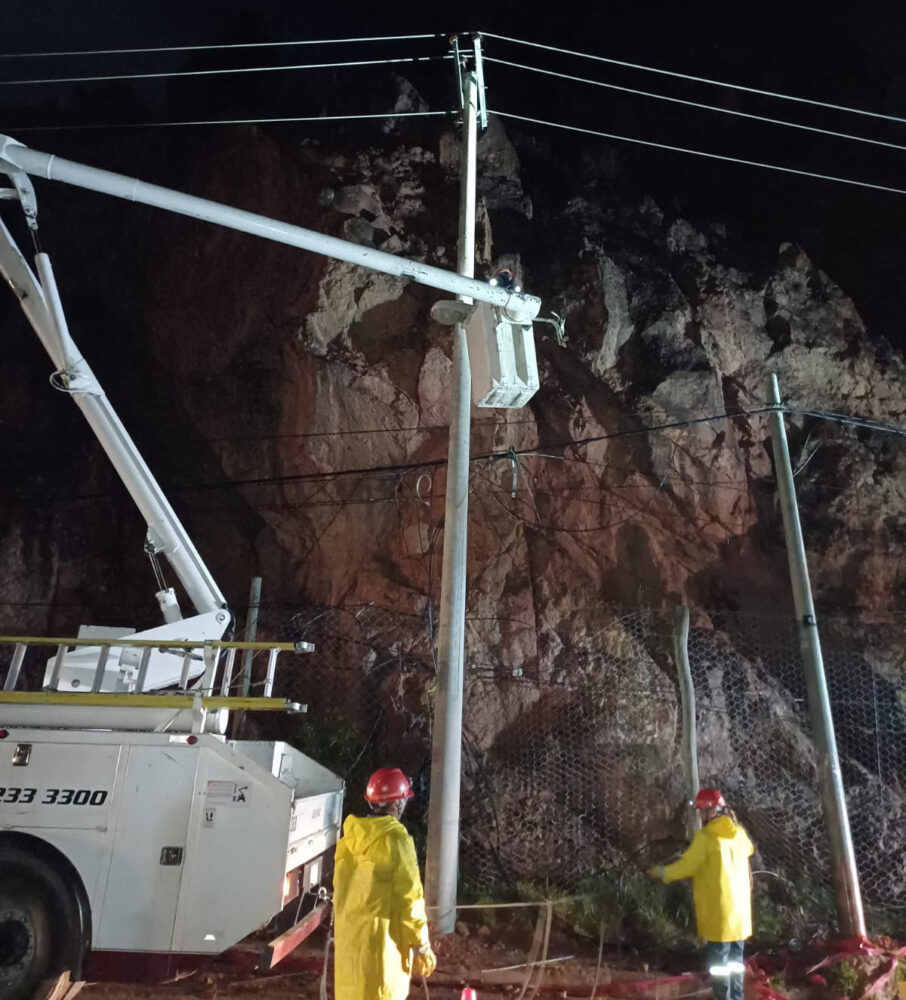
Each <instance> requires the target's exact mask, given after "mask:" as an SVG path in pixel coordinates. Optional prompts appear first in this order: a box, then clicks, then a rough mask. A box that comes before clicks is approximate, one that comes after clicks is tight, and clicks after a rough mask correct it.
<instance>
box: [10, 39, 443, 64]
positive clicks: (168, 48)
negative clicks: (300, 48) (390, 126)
mask: <svg viewBox="0 0 906 1000" xmlns="http://www.w3.org/2000/svg"><path fill="white" fill-rule="evenodd" d="M445 37H446V36H445V35H437V34H433V35H375V36H367V37H364V38H313V39H307V38H306V39H295V40H293V41H287V42H232V43H229V44H224V45H165V46H150V47H148V48H136V49H77V50H69V51H66V52H0V59H43V58H51V57H56V56H121V55H135V54H138V53H142V52H213V51H214V50H217V49H267V48H277V47H280V46H292V45H355V44H359V43H362V42H408V41H415V40H416V39H425V38H445Z"/></svg>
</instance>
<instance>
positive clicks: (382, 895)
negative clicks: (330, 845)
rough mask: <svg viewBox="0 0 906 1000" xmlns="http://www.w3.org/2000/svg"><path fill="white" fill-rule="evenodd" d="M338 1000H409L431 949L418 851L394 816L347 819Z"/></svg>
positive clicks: (338, 901) (337, 926)
mask: <svg viewBox="0 0 906 1000" xmlns="http://www.w3.org/2000/svg"><path fill="white" fill-rule="evenodd" d="M333 890H334V892H333V903H334V941H335V943H334V955H335V957H334V993H335V997H336V1000H405V998H406V997H407V996H408V995H409V975H410V962H411V954H412V949H413V948H417V947H419V946H420V945H424V944H427V943H428V921H427V917H426V915H425V898H424V893H423V892H422V880H421V878H420V877H419V874H418V861H417V860H416V857H415V844H414V843H413V842H412V838H411V837H410V836H409V834H408V833H407V832H406V828H405V827H404V826H403V824H402V823H400V822H399V820H397V819H395V818H394V817H393V816H368V817H366V818H364V819H363V818H360V817H358V816H348V817H347V819H346V822H345V823H344V824H343V836H342V838H341V839H340V842H339V844H337V853H336V861H335V866H334V876H333Z"/></svg>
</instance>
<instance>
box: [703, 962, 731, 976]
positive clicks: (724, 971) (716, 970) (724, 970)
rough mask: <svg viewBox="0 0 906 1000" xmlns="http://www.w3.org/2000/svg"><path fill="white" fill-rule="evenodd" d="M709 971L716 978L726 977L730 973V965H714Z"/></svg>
mask: <svg viewBox="0 0 906 1000" xmlns="http://www.w3.org/2000/svg"><path fill="white" fill-rule="evenodd" d="M708 972H709V973H710V974H711V975H712V976H714V977H715V978H720V979H726V978H728V977H729V975H730V966H729V965H712V966H711V967H710V968H709V969H708Z"/></svg>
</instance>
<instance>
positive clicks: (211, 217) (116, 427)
mask: <svg viewBox="0 0 906 1000" xmlns="http://www.w3.org/2000/svg"><path fill="white" fill-rule="evenodd" d="M0 173H5V174H7V175H8V176H9V177H10V179H11V181H12V183H13V185H14V188H15V192H13V190H12V189H9V190H8V191H7V189H0V196H7V195H8V194H9V195H13V196H14V197H15V196H17V197H18V198H19V200H20V201H21V203H22V207H23V209H24V210H25V214H26V217H27V218H28V220H29V224H30V225H31V226H32V228H35V229H36V227H37V223H36V216H37V207H36V204H35V201H34V192H33V191H32V188H31V183H30V181H29V180H28V178H27V177H26V176H25V175H26V174H34V175H35V176H38V177H44V178H47V179H48V180H59V181H62V182H64V183H67V184H72V185H75V186H77V187H83V188H87V189H89V190H92V191H98V192H101V193H103V194H109V195H113V196H114V197H117V198H124V199H126V200H128V201H135V202H140V203H142V204H145V205H150V206H153V207H155V208H162V209H165V210H167V211H171V212H176V213H178V214H181V215H188V216H190V217H192V218H196V219H203V220H205V221H207V222H214V223H217V224H219V225H222V226H226V227H228V228H231V229H236V230H239V231H240V232H245V233H250V234H252V235H256V236H261V237H263V238H264V239H269V240H274V241H275V242H278V243H286V244H288V245H289V246H295V247H299V248H300V249H303V250H310V251H312V252H313V253H317V254H320V255H322V256H325V257H332V258H335V259H337V260H344V261H347V262H349V263H352V264H357V265H359V266H361V267H365V268H368V269H370V270H373V271H379V272H381V273H383V274H390V275H393V276H395V277H400V278H408V279H411V280H412V281H415V282H418V283H420V284H423V285H428V286H431V287H433V288H438V289H440V290H442V291H446V292H449V293H451V294H453V295H456V296H458V297H459V298H460V299H461V300H462V299H472V300H473V301H476V302H486V303H488V304H490V305H493V306H496V307H497V308H498V309H499V310H500V311H501V313H502V315H503V318H505V319H506V320H507V321H508V322H510V323H513V324H530V323H531V322H532V320H533V319H535V317H536V316H537V315H538V310H539V308H540V305H541V301H540V299H538V298H536V297H535V296H532V295H525V294H523V293H518V292H513V291H511V290H509V289H506V288H502V287H499V286H493V285H489V284H487V283H486V282H484V281H478V280H476V279H474V278H468V277H465V276H464V275H461V274H457V273H455V272H452V271H445V270H443V269H442V268H439V267H432V266H430V265H427V264H422V263H419V262H417V261H412V260H408V259H406V258H403V257H395V256H393V255H392V254H388V253H384V252H382V251H380V250H374V249H370V248H368V247H362V246H359V245H358V244H356V243H351V242H348V241H347V240H341V239H337V238H336V237H333V236H325V235H324V234H322V233H316V232H314V231H312V230H310V229H303V228H302V227H301V226H293V225H290V224H289V223H286V222H280V221H278V220H276V219H270V218H268V217H267V216H263V215H256V214H255V213H253V212H246V211H243V210H241V209H237V208H231V207H229V206H228V205H221V204H219V203H218V202H215V201H209V200H208V199H206V198H197V197H194V196H193V195H188V194H183V193H181V192H179V191H173V190H171V189H170V188H165V187H160V186H159V185H156V184H147V183H145V182H143V181H140V180H137V179H135V178H132V177H125V176H123V175H122V174H116V173H112V172H110V171H108V170H98V169H97V168H95V167H88V166H85V165H83V164H80V163H74V162H72V161H71V160H64V159H62V158H60V157H57V156H53V155H52V154H50V153H42V152H39V151H38V150H34V149H29V148H28V147H26V146H23V145H22V144H21V143H20V142H17V141H16V140H15V139H12V138H10V137H9V136H5V135H0ZM37 267H38V274H39V276H40V280H38V278H36V277H35V275H34V274H33V273H32V271H31V269H30V268H29V266H28V264H27V263H26V261H25V259H24V258H23V256H22V254H21V253H20V252H19V250H18V248H17V247H16V245H15V243H14V242H13V240H12V237H11V236H10V234H9V231H8V230H7V229H6V227H5V226H3V224H2V222H0V273H2V274H3V276H4V277H5V278H6V280H7V281H8V282H9V284H10V286H11V287H12V289H13V291H14V292H15V294H16V296H17V297H18V298H19V301H20V304H21V306H22V309H23V310H24V312H25V314H26V316H27V317H28V319H29V321H30V322H31V324H32V326H33V327H34V329H35V331H36V332H37V334H38V336H39V338H40V339H41V342H42V343H43V345H44V347H45V348H46V350H47V352H48V354H50V356H51V358H52V359H53V362H54V364H55V365H56V366H57V374H58V379H59V382H60V386H59V387H60V388H63V389H64V390H65V391H67V392H69V393H70V395H72V397H73V399H74V400H75V402H76V403H77V404H78V406H79V407H80V408H81V410H82V412H83V413H84V415H85V417H86V419H87V420H88V422H89V424H90V425H91V427H92V430H93V431H94V433H95V435H96V436H97V438H98V440H99V441H100V443H101V445H102V446H103V447H104V449H105V450H106V452H107V454H108V456H109V457H110V460H111V462H112V463H113V465H114V467H115V468H116V470H117V472H118V473H119V475H120V478H121V479H122V480H123V483H124V484H125V485H126V488H127V489H128V490H129V492H130V494H131V495H132V498H133V500H134V501H135V503H136V505H137V506H138V508H139V510H140V511H141V512H142V514H143V515H144V517H145V519H146V520H147V522H148V546H149V549H150V551H152V552H153V553H155V554H157V553H162V554H164V555H165V556H166V557H167V560H168V561H169V562H170V564H171V566H172V567H173V569H174V571H175V572H176V574H177V576H178V577H179V579H180V582H181V583H182V584H183V586H184V587H185V589H186V592H187V593H188V595H189V597H190V598H191V600H192V602H193V604H194V605H195V607H196V609H197V610H198V612H199V613H198V614H197V615H196V616H195V617H194V618H191V619H186V620H180V616H179V610H178V607H177V606H176V604H175V598H174V597H173V594H172V590H161V591H160V592H159V593H158V595H157V597H158V601H159V603H160V605H161V608H162V610H163V612H164V618H165V621H166V624H165V625H163V626H160V627H158V628H155V629H151V630H150V631H148V632H146V633H141V635H142V636H147V637H148V638H152V637H154V638H160V639H161V640H167V639H171V640H172V639H177V638H178V639H202V640H204V639H219V638H220V637H221V635H222V634H223V632H224V631H225V629H226V627H227V624H228V622H229V615H228V614H227V612H226V611H225V610H223V609H224V608H225V602H224V598H223V595H222V594H221V592H220V590H219V588H218V587H217V584H216V583H215V582H214V580H213V578H212V577H211V575H210V573H209V572H208V569H207V567H206V566H205V564H204V562H203V561H202V559H201V557H200V556H199V554H198V552H197V551H196V549H195V547H194V545H193V544H192V542H191V540H190V539H189V537H188V535H187V534H186V531H185V529H184V528H183V526H182V524H181V523H180V521H179V519H178V518H177V516H176V514H175V513H174V511H173V509H172V508H171V507H170V504H169V503H168V502H167V499H166V497H165V496H164V494H163V492H162V491H161V489H160V487H159V485H158V484H157V482H156V481H155V480H154V477H153V476H152V475H151V473H150V471H149V470H148V467H147V466H146V465H145V462H144V460H143V459H142V457H141V455H140V454H139V452H138V449H137V448H136V447H135V445H134V443H133V442H132V440H131V438H130V437H129V435H128V434H127V433H126V431H125V429H124V428H123V426H122V424H121V423H120V421H119V418H118V417H117V416H116V413H115V412H114V410H113V407H112V406H111V405H110V402H109V401H108V399H107V397H106V396H105V395H104V393H103V390H102V389H101V387H100V385H99V384H98V382H97V379H96V378H95V376H94V374H93V373H92V371H91V369H90V368H89V366H88V364H87V363H86V362H85V360H84V358H82V356H81V354H80V353H79V352H78V350H77V349H76V347H75V344H74V343H73V341H72V338H71V336H70V334H69V330H68V328H67V324H66V320H65V317H64V315H63V310H62V307H61V305H60V301H59V295H58V293H57V288H56V283H55V281H54V278H53V271H52V269H51V267H50V260H49V259H48V258H47V256H46V254H42V253H39V254H38V255H37ZM120 634H121V633H120ZM111 652H112V653H113V652H114V651H113V650H112V651H111ZM115 652H116V653H117V655H118V664H117V663H115V662H114V663H111V667H110V668H109V669H108V675H109V676H108V675H105V678H104V683H103V689H104V690H109V689H110V688H111V687H113V688H114V689H119V690H123V689H130V685H133V684H134V678H135V673H136V671H135V667H136V663H133V662H132V660H131V659H130V655H129V653H128V651H125V650H116V651H115ZM96 657H97V653H96V651H94V650H88V649H87V648H86V649H84V651H83V650H77V651H75V652H70V653H67V654H66V660H65V665H64V667H63V669H62V670H60V669H59V665H58V668H57V675H58V676H59V677H60V678H61V680H62V681H63V682H64V683H68V684H69V685H70V686H71V687H77V686H80V685H81V684H82V683H84V682H85V680H86V679H88V678H89V677H90V676H92V675H93V673H94V662H96ZM172 659H173V658H172V657H164V656H163V654H157V653H155V657H154V662H153V663H152V667H151V669H149V671H148V674H147V678H148V682H147V688H155V687H162V686H165V685H169V684H173V683H175V682H176V680H177V678H178V677H179V674H180V670H179V669H176V668H175V667H174V665H173V664H172V663H170V662H169V661H171V660H172ZM111 660H113V656H111ZM49 672H50V668H49ZM200 673H201V667H200V666H199V668H198V669H194V668H193V670H192V671H191V674H190V676H192V677H196V676H198V675H199V674H200ZM183 676H185V673H183Z"/></svg>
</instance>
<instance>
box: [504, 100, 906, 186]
mask: <svg viewBox="0 0 906 1000" xmlns="http://www.w3.org/2000/svg"><path fill="white" fill-rule="evenodd" d="M488 114H493V115H497V117H498V118H509V119H512V120H513V121H521V122H528V123H530V124H532V125H546V126H549V127H550V128H560V129H565V130H566V131H568V132H580V133H582V134H584V135H594V136H598V137H599V138H601V139H615V140H616V141H618V142H629V143H633V144H634V145H636V146H647V147H649V148H653V149H666V150H668V151H670V152H672V153H688V154H690V155H692V156H703V157H705V158H706V159H709V160H720V161H721V162H723V163H738V164H741V165H742V166H746V167H761V168H762V169H764V170H777V171H779V172H780V173H784V174H795V175H797V176H799V177H813V178H817V179H818V180H823V181H836V182H837V183H839V184H850V185H852V186H854V187H862V188H870V189H872V190H874V191H886V192H887V193H889V194H906V189H904V188H896V187H888V186H886V185H884V184H871V183H869V182H868V181H857V180H853V179H852V178H850V177H835V176H834V175H832V174H821V173H817V172H815V171H813V170H797V169H796V168H795V167H783V166H780V165H779V164H776V163H762V162H760V161H759V160H747V159H744V158H742V157H739V156H725V155H723V154H721V153H708V152H706V151H705V150H702V149H688V148H687V147H685V146H672V145H669V144H668V143H664V142H654V141H652V140H650V139H636V138H633V137H631V136H626V135H617V134H615V133H613V132H598V131H596V130H595V129H589V128H580V127H579V126H578V125H564V124H563V123H562V122H549V121H544V120H543V119H541V118H529V117H528V116H526V115H514V114H511V113H510V112H507V111H496V110H493V109H491V108H489V109H488Z"/></svg>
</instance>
